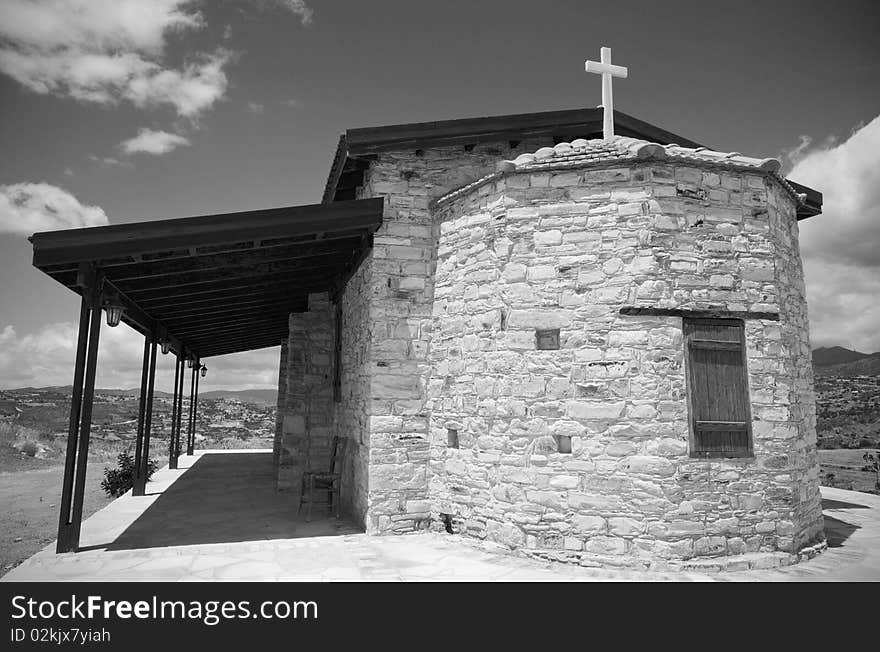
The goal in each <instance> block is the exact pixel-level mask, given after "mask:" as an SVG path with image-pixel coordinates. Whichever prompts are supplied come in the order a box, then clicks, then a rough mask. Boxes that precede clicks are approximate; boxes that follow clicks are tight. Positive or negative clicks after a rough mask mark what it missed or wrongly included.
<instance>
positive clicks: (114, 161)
mask: <svg viewBox="0 0 880 652" xmlns="http://www.w3.org/2000/svg"><path fill="white" fill-rule="evenodd" d="M89 160H90V161H94V162H95V163H98V164H100V165H104V166H108V165H118V166H119V167H123V168H133V167H134V165H133V164H132V163H131V161H120V160H119V159H118V158H114V157H112V156H95V155H94V154H89Z"/></svg>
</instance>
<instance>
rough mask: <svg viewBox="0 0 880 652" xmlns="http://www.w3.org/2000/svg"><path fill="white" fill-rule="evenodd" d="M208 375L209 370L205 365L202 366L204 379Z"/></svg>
mask: <svg viewBox="0 0 880 652" xmlns="http://www.w3.org/2000/svg"><path fill="white" fill-rule="evenodd" d="M207 375H208V368H207V367H206V366H205V365H202V378H204V377H205V376H207Z"/></svg>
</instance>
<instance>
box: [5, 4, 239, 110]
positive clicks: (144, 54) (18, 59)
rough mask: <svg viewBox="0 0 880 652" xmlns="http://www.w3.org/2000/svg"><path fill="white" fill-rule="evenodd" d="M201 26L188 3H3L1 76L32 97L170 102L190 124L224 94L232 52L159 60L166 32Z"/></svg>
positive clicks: (152, 104)
mask: <svg viewBox="0 0 880 652" xmlns="http://www.w3.org/2000/svg"><path fill="white" fill-rule="evenodd" d="M203 26H204V20H203V18H202V16H201V14H200V13H199V12H198V11H196V10H194V9H193V3H192V2H190V1H188V0H151V1H150V2H143V1H142V0H5V1H4V2H2V3H0V71H2V72H4V73H6V74H7V75H9V76H10V77H12V78H13V79H15V80H16V81H18V82H19V83H21V84H22V85H24V86H25V87H27V88H29V89H30V90H32V91H34V92H36V93H41V94H53V95H60V96H70V97H73V98H75V99H77V100H80V101H83V102H95V103H99V104H107V105H111V104H116V103H118V102H120V101H122V100H127V101H129V102H132V103H133V104H134V105H135V106H137V107H139V108H152V107H156V106H162V105H170V106H172V107H173V108H174V109H175V110H176V111H177V113H178V115H180V116H183V117H186V118H191V119H195V118H197V117H198V115H199V114H200V113H202V112H203V111H205V110H207V109H209V108H210V107H211V106H212V105H213V104H214V103H215V102H216V101H218V100H219V99H220V98H222V97H223V95H224V94H225V92H226V88H227V79H226V75H225V73H224V72H223V67H224V66H225V64H226V63H227V62H228V61H229V60H230V58H231V53H230V52H228V51H226V50H224V49H218V50H216V51H215V52H213V53H201V54H198V55H196V56H194V57H193V58H192V59H191V60H190V61H188V62H187V63H186V64H185V65H184V66H183V67H182V68H181V69H172V68H168V67H166V66H165V65H164V64H163V61H162V59H163V54H164V52H165V46H166V40H167V37H168V35H170V34H178V33H181V32H184V31H188V30H196V29H200V28H201V27H203Z"/></svg>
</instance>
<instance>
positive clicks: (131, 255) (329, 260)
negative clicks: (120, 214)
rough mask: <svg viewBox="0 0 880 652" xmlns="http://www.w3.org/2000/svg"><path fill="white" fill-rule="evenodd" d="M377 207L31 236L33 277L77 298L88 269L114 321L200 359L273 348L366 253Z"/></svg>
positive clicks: (301, 209)
mask: <svg viewBox="0 0 880 652" xmlns="http://www.w3.org/2000/svg"><path fill="white" fill-rule="evenodd" d="M382 206H383V201H382V199H381V198H377V199H362V200H351V201H342V202H334V203H332V204H317V205H308V206H289V207H284V208H273V209H267V210H256V211H247V212H241V213H226V214H220V215H205V216H199V217H188V218H182V219H171V220H159V221H151V222H138V223H132V224H115V225H110V226H103V227H92V228H84V229H69V230H63V231H50V232H43V233H35V234H34V235H32V236H31V237H30V241H31V243H32V244H33V250H34V259H33V264H34V266H35V267H36V268H38V269H40V270H41V271H43V272H45V273H46V274H48V275H49V276H50V277H52V278H54V279H55V280H56V281H58V282H59V283H61V284H62V285H64V286H66V287H68V288H70V289H71V290H73V291H74V292H77V293H78V294H82V292H83V288H82V287H81V286H80V283H79V274H78V272H79V270H80V267H81V265H83V264H86V265H94V266H95V267H96V268H97V269H98V270H100V271H101V272H102V273H103V275H104V278H105V281H104V283H105V285H104V288H105V293H106V294H108V295H117V296H118V297H119V299H120V301H121V303H122V305H124V306H125V312H124V314H123V317H122V321H124V322H125V323H127V324H128V325H129V326H131V327H132V328H134V329H135V330H137V331H139V332H141V333H144V334H149V333H155V334H157V335H158V336H159V337H165V338H167V339H169V341H170V342H171V348H172V350H174V351H175V352H177V353H181V352H183V351H186V352H188V353H189V352H191V353H193V354H195V355H196V356H197V357H199V358H202V359H204V358H207V357H210V356H215V355H224V354H227V353H235V352H239V351H250V350H253V349H260V348H265V347H269V346H276V345H278V344H279V343H280V342H281V341H282V340H283V339H284V338H285V337H286V336H287V322H288V315H289V313H291V312H299V311H303V310H305V309H306V308H307V305H306V304H307V300H308V295H309V293H312V292H323V291H331V292H333V291H335V290H337V289H339V288H340V287H341V286H342V285H344V283H345V282H346V281H347V279H348V278H349V276H350V275H351V274H353V273H354V271H355V270H356V269H357V267H358V266H359V264H360V262H361V261H362V260H363V258H364V257H365V255H366V254H367V252H368V251H369V249H370V248H371V247H372V235H373V233H374V232H375V231H376V229H378V228H379V225H380V224H381V222H382Z"/></svg>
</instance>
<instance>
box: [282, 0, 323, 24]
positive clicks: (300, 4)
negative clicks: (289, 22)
mask: <svg viewBox="0 0 880 652" xmlns="http://www.w3.org/2000/svg"><path fill="white" fill-rule="evenodd" d="M277 2H278V4H280V5H281V6H282V7H284V8H285V9H287V10H288V11H292V12H293V13H295V14H296V15H297V16H299V18H300V20H301V21H302V24H303V25H311V23H312V19H313V18H314V17H315V12H314V11H313V10H312V8H311V7H309V6H308V5H307V4H306V3H305V1H304V0H277Z"/></svg>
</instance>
